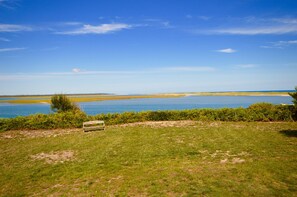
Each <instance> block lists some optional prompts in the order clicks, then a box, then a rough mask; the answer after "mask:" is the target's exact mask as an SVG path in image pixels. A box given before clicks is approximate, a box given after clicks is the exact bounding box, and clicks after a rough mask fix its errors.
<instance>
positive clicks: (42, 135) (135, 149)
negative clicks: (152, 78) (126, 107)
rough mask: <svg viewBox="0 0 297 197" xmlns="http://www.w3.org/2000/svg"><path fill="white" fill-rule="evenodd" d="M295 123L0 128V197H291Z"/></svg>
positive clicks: (295, 140) (296, 130)
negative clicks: (94, 128)
mask: <svg viewBox="0 0 297 197" xmlns="http://www.w3.org/2000/svg"><path fill="white" fill-rule="evenodd" d="M296 136H297V123H296V122H286V123H279V122H278V123H271V122H269V123H259V122H252V123H243V122H240V123H234V122H217V121H216V122H200V121H198V122H196V121H181V122H160V123H158V122H155V123H147V124H137V126H135V125H134V126H133V125H128V126H127V125H122V126H108V127H107V129H106V130H105V131H101V132H89V133H83V132H82V131H81V129H74V130H51V131H48V130H42V131H39V130H37V131H8V132H4V133H0V150H1V151H0V157H1V160H0V196H50V195H51V196H64V195H67V196H109V195H112V196H116V195H118V196H182V195H184V196H294V195H296V192H297V190H296V184H297V181H296V180H297V179H296V177H297V174H296V172H297V166H296V162H297V158H296V153H297V152H296V151H297V149H296V147H297V137H296Z"/></svg>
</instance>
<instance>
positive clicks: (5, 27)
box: [0, 24, 32, 32]
mask: <svg viewBox="0 0 297 197" xmlns="http://www.w3.org/2000/svg"><path fill="white" fill-rule="evenodd" d="M19 31H32V28H31V27H28V26H24V25H13V24H0V32H19Z"/></svg>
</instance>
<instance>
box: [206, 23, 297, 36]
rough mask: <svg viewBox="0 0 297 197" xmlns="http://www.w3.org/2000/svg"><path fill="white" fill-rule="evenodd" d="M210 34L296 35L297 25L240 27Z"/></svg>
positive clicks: (212, 31)
mask: <svg viewBox="0 0 297 197" xmlns="http://www.w3.org/2000/svg"><path fill="white" fill-rule="evenodd" d="M208 33H210V34H233V35H265V34H289V33H291V34H296V33H297V25H283V26H269V27H262V26H261V27H242V28H241V27H239V28H224V29H216V30H211V31H209V32H208Z"/></svg>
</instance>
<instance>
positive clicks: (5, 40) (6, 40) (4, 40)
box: [0, 37, 10, 42]
mask: <svg viewBox="0 0 297 197" xmlns="http://www.w3.org/2000/svg"><path fill="white" fill-rule="evenodd" d="M0 41H3V42H10V40H9V39H7V38H1V37H0Z"/></svg>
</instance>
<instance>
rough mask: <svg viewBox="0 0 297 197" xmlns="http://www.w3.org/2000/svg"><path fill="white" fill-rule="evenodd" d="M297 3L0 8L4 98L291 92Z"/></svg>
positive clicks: (10, 4)
mask: <svg viewBox="0 0 297 197" xmlns="http://www.w3.org/2000/svg"><path fill="white" fill-rule="evenodd" d="M296 73H297V1H296V0H228V1H227V0H226V1H223V0H199V1H198V0H176V1H175V0H117V1H116V0H108V1H107V0H106V1H103V0H88V1H84V0H71V1H70V0H69V1H68V0H42V1H40V0H0V83H1V86H0V95H9V94H52V93H100V92H105V93H117V94H133V93H164V92H189V91H191V92H200V91H242V90H283V89H293V88H294V86H296V85H297V77H296Z"/></svg>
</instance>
